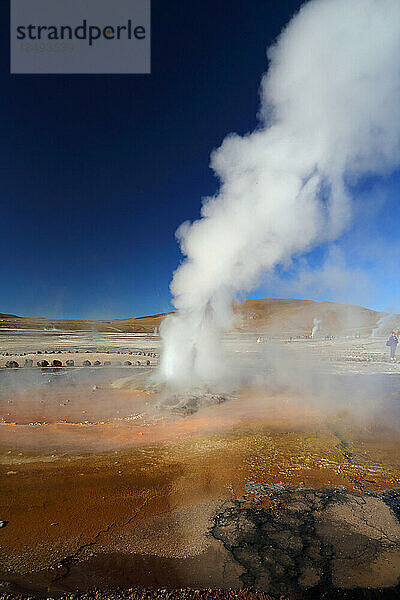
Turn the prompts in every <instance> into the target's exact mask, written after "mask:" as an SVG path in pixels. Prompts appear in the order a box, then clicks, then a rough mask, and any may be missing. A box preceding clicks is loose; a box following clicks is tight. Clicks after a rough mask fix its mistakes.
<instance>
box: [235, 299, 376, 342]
mask: <svg viewBox="0 0 400 600" xmlns="http://www.w3.org/2000/svg"><path fill="white" fill-rule="evenodd" d="M234 310H235V313H236V316H237V328H238V329H240V330H244V331H259V332H266V333H271V334H279V333H284V334H287V335H293V336H295V335H310V334H311V330H312V328H313V325H314V319H315V318H316V319H319V320H320V321H321V323H320V332H321V334H322V335H335V334H338V333H342V334H343V333H344V334H345V333H354V332H356V331H359V332H360V333H367V332H368V333H371V331H372V329H373V328H374V327H375V326H376V322H377V320H378V319H379V318H381V317H382V315H383V313H379V312H376V311H374V310H370V309H368V308H364V307H362V306H353V305H351V304H338V303H336V302H314V301H313V300H291V299H262V300H247V301H246V302H243V303H240V304H236V305H235V307H234Z"/></svg>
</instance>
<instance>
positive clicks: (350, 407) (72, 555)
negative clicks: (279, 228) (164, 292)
mask: <svg viewBox="0 0 400 600" xmlns="http://www.w3.org/2000/svg"><path fill="white" fill-rule="evenodd" d="M235 312H236V316H237V321H236V327H235V329H234V330H233V331H231V332H227V333H226V335H225V336H224V339H223V345H224V349H225V352H226V354H227V356H228V360H230V361H231V364H232V370H233V371H235V372H237V373H241V374H242V375H243V385H242V386H240V387H238V388H237V389H235V390H232V389H230V390H229V392H227V393H226V394H225V395H224V394H222V398H220V400H218V402H209V401H204V402H202V399H201V398H198V397H196V398H195V400H196V402H193V398H189V401H188V402H187V403H186V405H185V403H184V404H183V405H179V407H176V406H175V405H174V404H173V403H172V404H171V403H170V402H168V398H166V397H165V392H164V391H163V390H161V389H160V388H159V386H158V385H157V383H156V380H155V378H154V376H155V374H156V371H157V364H158V361H159V355H160V352H162V349H161V348H160V340H159V337H158V336H157V335H154V333H153V332H154V327H158V326H159V323H160V321H161V319H162V316H160V315H158V316H156V317H147V318H143V319H138V320H135V319H129V320H123V322H122V321H107V322H106V321H102V322H93V321H86V322H83V321H82V322H76V321H75V322H67V321H63V322H61V321H56V320H51V321H49V320H48V319H47V320H46V319H17V318H3V321H1V322H0V381H1V387H0V411H1V412H0V548H1V551H0V581H1V587H0V597H1V594H3V597H4V598H13V597H16V596H15V594H26V597H28V596H29V597H31V598H32V597H35V598H50V597H51V598H56V597H63V598H72V597H75V596H76V597H78V596H79V594H85V593H86V594H89V592H90V591H91V596H90V597H99V598H100V597H104V598H112V597H121V598H122V597H131V598H141V597H143V598H145V597H146V598H164V597H165V598H167V597H170V598H171V599H172V598H178V597H179V598H184V597H185V598H191V597H195V598H203V597H204V598H206V597H207V598H220V597H238V598H239V597H240V596H239V590H244V591H242V592H241V593H242V594H243V597H247V598H256V597H257V595H256V592H257V591H258V593H259V594H260V595H259V597H260V598H261V597H262V598H267V594H269V595H270V597H273V598H280V597H281V596H282V597H284V598H288V599H299V600H301V599H308V598H310V599H311V598H336V597H337V598H348V599H349V598H395V597H400V588H399V578H400V521H399V518H400V452H399V441H400V434H399V432H400V377H399V375H400V363H397V362H394V363H392V362H390V361H389V359H388V352H387V348H386V346H385V339H386V337H385V335H386V333H385V332H384V331H382V332H379V335H376V336H375V337H372V336H371V332H372V329H373V328H374V327H375V326H376V322H377V321H378V320H379V318H381V317H382V315H380V314H379V313H374V311H368V310H367V309H362V308H358V307H346V306H344V305H337V304H332V303H321V304H318V303H312V302H309V301H288V300H285V301H283V300H282V301H279V300H264V301H249V302H247V303H245V304H243V305H237V306H235ZM314 318H319V319H321V321H322V325H321V330H320V332H319V334H318V336H317V337H316V338H315V339H313V340H312V339H310V338H309V335H310V332H311V328H312V326H313V319H314ZM399 321H400V320H399ZM332 336H333V337H332ZM260 338H261V339H260ZM257 340H258V341H259V342H261V343H257ZM6 355H7V356H6ZM10 360H15V361H16V362H17V363H18V365H19V368H15V369H13V368H6V363H7V362H8V361H10ZM26 360H32V366H31V367H30V366H29V367H24V366H23V365H24V364H25V361H26ZM43 360H46V361H47V362H48V363H49V367H38V366H37V362H41V361H43ZM53 360H58V361H60V362H61V364H62V367H52V366H51V365H52V362H53ZM67 360H74V366H70V367H67V366H66V361H67ZM84 361H89V362H90V365H89V366H86V367H85V366H83V364H84ZM96 361H98V362H99V363H100V364H99V365H98V366H94V365H95V363H96ZM147 361H150V364H149V365H148V364H147ZM105 363H110V364H105ZM127 363H131V364H127ZM137 363H140V364H137ZM205 399H206V400H207V394H205ZM222 400H223V401H222ZM180 589H185V590H186V591H185V592H183V591H182V592H178V591H177V590H180ZM217 589H218V590H231V592H229V593H228V592H227V591H226V592H221V591H219V592H217ZM116 590H118V591H116ZM144 590H147V591H144ZM149 590H150V591H149ZM151 590H153V591H151ZM160 590H162V591H160ZM190 590H191V591H190ZM251 590H253V591H251ZM253 592H254V593H253ZM185 594H186V595H185ZM252 594H253V595H252ZM85 597H89V595H86V596H85Z"/></svg>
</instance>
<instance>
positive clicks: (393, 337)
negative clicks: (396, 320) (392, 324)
mask: <svg viewBox="0 0 400 600" xmlns="http://www.w3.org/2000/svg"><path fill="white" fill-rule="evenodd" d="M398 343H399V338H398V336H397V333H396V332H395V331H392V333H391V334H390V338H389V339H388V341H387V342H386V346H390V360H394V357H395V354H396V348H397V344H398Z"/></svg>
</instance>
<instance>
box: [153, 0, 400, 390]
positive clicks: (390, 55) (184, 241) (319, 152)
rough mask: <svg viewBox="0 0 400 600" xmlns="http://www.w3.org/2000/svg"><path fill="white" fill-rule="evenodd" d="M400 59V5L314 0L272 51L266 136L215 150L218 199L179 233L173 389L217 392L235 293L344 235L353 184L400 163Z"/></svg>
mask: <svg viewBox="0 0 400 600" xmlns="http://www.w3.org/2000/svg"><path fill="white" fill-rule="evenodd" d="M399 56H400V2H399V0H312V1H311V2H308V3H307V4H306V5H304V6H303V7H302V9H301V10H300V11H299V13H298V14H297V15H296V16H295V17H294V18H293V19H292V20H291V22H290V23H289V25H288V26H287V27H286V29H285V30H284V31H283V32H282V34H281V35H280V37H279V39H278V40H277V43H276V44H275V45H274V46H272V47H271V48H270V49H269V51H268V58H269V69H268V72H267V74H266V75H264V77H263V78H262V82H261V109H260V113H259V127H258V128H257V129H256V130H255V131H254V132H253V133H250V134H247V135H245V136H243V137H240V136H239V135H236V134H231V135H228V136H227V138H226V139H225V140H224V142H223V143H222V145H221V147H220V148H218V149H217V150H215V151H214V152H213V153H212V155H211V167H212V169H213V170H214V172H215V174H216V176H217V177H218V178H219V180H220V189H219V192H218V194H217V195H216V196H214V197H211V198H206V199H205V201H204V203H203V206H202V210H201V219H199V220H198V221H195V222H194V223H192V224H190V223H188V222H186V223H183V225H181V227H180V228H179V229H178V231H177V238H178V240H179V242H180V245H181V249H182V252H183V254H184V255H185V256H186V259H185V261H184V263H183V264H182V265H181V266H180V267H179V268H178V270H177V271H176V272H175V274H174V278H173V281H172V283H171V291H172V293H173V295H174V304H175V306H176V308H177V314H176V315H175V316H172V317H169V318H167V319H166V320H165V321H164V322H163V324H162V328H161V335H162V339H163V345H164V349H163V358H162V364H161V376H162V378H163V380H164V381H166V382H168V383H170V384H171V385H172V386H176V387H179V386H186V385H199V384H202V383H205V384H207V385H209V386H212V385H218V383H219V382H220V381H221V380H222V379H223V378H224V377H225V375H226V373H225V372H224V364H223V362H222V361H220V360H218V359H219V357H220V345H219V335H220V332H221V331H222V330H223V329H224V328H226V327H228V326H229V325H230V324H231V322H232V299H233V298H234V297H235V295H236V294H237V293H238V292H239V291H244V290H251V289H252V288H253V287H254V286H255V285H256V284H257V282H258V279H259V276H260V274H261V273H262V272H263V271H266V270H271V269H273V268H274V267H276V266H277V265H279V264H284V263H286V262H287V261H289V260H290V258H291V257H292V256H294V255H298V254H300V253H303V252H305V251H307V250H309V249H310V248H311V247H312V246H313V245H316V244H319V243H322V242H329V241H333V240H334V239H335V238H337V237H338V236H339V235H340V234H341V232H342V231H343V230H344V228H345V227H346V226H347V225H348V223H349V221H350V217H351V203H350V198H349V193H348V190H347V186H346V182H349V181H351V182H354V181H356V180H357V178H359V177H360V176H362V175H364V174H372V173H375V174H385V173H387V172H389V171H390V170H392V169H394V168H395V167H396V166H397V165H398V164H399V162H400V161H399V156H400V152H399V150H400V143H399V140H400V69H399Z"/></svg>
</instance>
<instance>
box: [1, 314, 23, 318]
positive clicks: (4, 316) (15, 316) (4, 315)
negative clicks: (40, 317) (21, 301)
mask: <svg viewBox="0 0 400 600" xmlns="http://www.w3.org/2000/svg"><path fill="white" fill-rule="evenodd" d="M20 318H21V317H17V315H6V314H4V313H0V319H20Z"/></svg>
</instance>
